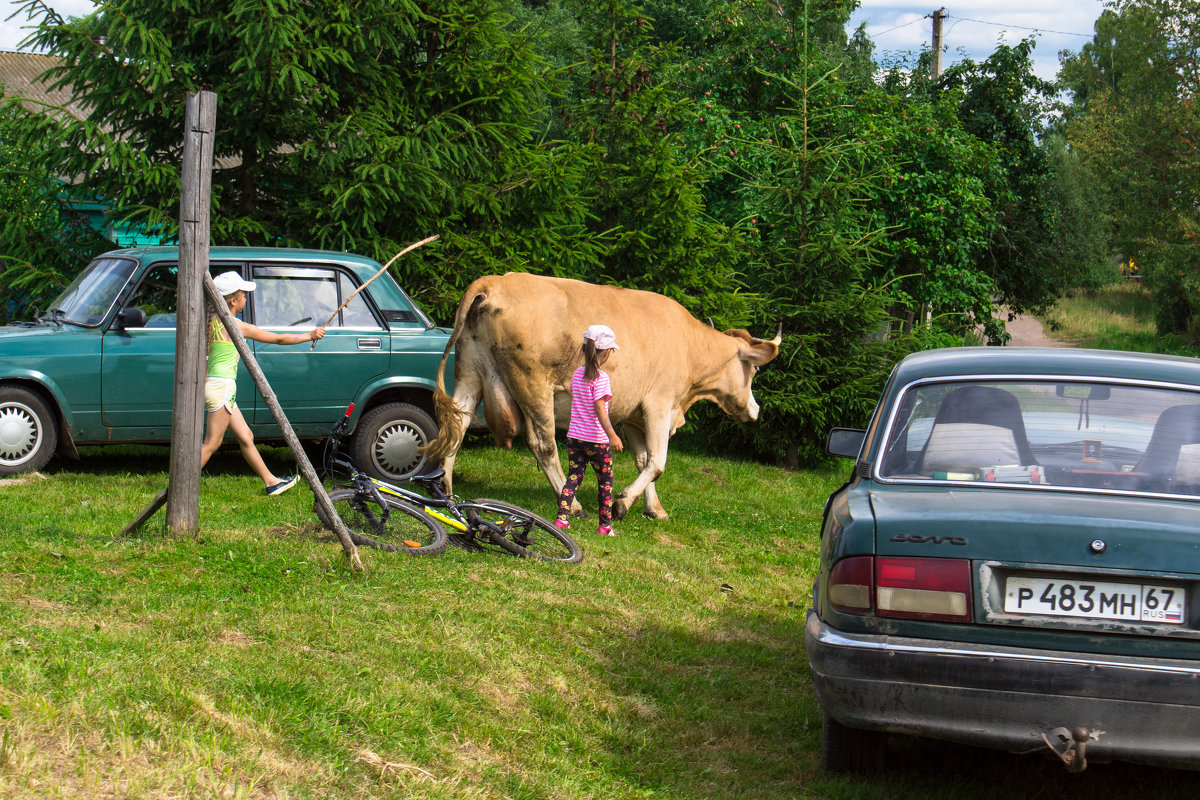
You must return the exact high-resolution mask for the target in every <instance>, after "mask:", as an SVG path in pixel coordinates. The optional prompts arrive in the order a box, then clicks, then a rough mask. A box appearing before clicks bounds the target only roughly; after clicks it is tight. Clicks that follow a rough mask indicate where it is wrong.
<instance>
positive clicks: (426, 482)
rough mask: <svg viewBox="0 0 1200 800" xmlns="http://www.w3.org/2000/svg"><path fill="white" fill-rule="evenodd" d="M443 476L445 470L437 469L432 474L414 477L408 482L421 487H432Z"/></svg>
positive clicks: (427, 473)
mask: <svg viewBox="0 0 1200 800" xmlns="http://www.w3.org/2000/svg"><path fill="white" fill-rule="evenodd" d="M445 476H446V470H444V469H442V468H441V467H438V468H437V469H435V470H434V471H433V472H426V473H425V474H424V475H414V476H413V477H412V478H410V480H411V481H412V482H413V483H418V484H420V485H422V486H432V485H433V484H435V483H439V482H440V481H441V480H442V478H444V477H445Z"/></svg>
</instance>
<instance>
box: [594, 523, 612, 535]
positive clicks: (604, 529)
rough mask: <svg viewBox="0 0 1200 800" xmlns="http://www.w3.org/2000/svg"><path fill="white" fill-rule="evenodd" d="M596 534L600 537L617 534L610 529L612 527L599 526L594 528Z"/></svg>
mask: <svg viewBox="0 0 1200 800" xmlns="http://www.w3.org/2000/svg"><path fill="white" fill-rule="evenodd" d="M596 533H598V534H599V535H601V536H616V535H617V532H616V531H614V530H613V529H612V525H601V526H600V527H599V528H596Z"/></svg>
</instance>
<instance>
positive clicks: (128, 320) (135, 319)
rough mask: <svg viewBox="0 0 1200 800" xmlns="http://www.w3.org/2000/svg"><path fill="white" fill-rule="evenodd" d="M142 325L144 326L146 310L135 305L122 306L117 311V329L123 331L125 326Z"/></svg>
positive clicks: (139, 326) (141, 326) (135, 326)
mask: <svg viewBox="0 0 1200 800" xmlns="http://www.w3.org/2000/svg"><path fill="white" fill-rule="evenodd" d="M144 327H146V312H145V311H143V310H142V309H140V308H138V307H137V306H129V307H128V308H122V309H121V310H120V311H118V312H117V324H116V329H117V330H119V331H123V330H125V329H126V328H144Z"/></svg>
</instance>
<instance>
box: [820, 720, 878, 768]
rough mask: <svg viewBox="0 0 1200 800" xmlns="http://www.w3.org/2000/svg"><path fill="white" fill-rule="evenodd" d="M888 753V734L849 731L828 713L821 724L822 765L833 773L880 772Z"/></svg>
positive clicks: (853, 729)
mask: <svg viewBox="0 0 1200 800" xmlns="http://www.w3.org/2000/svg"><path fill="white" fill-rule="evenodd" d="M886 753H887V734H886V733H883V732H881V731H864V730H861V729H859V728H849V727H847V726H845V725H843V724H842V723H840V722H838V721H837V720H836V719H834V718H833V717H831V716H829V715H828V714H825V719H824V720H823V721H822V723H821V766H822V767H823V768H824V769H826V770H828V771H830V772H858V773H863V772H878V771H880V770H882V769H883V761H884V756H885V755H886Z"/></svg>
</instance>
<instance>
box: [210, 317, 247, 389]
mask: <svg viewBox="0 0 1200 800" xmlns="http://www.w3.org/2000/svg"><path fill="white" fill-rule="evenodd" d="M238 361H239V357H238V351H237V347H235V346H234V344H233V342H231V341H229V334H228V333H226V332H225V326H224V325H222V324H221V321H220V320H219V319H217V316H216V315H215V314H214V315H213V318H212V324H211V325H210V326H209V328H208V377H210V378H236V377H237V368H238Z"/></svg>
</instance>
